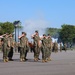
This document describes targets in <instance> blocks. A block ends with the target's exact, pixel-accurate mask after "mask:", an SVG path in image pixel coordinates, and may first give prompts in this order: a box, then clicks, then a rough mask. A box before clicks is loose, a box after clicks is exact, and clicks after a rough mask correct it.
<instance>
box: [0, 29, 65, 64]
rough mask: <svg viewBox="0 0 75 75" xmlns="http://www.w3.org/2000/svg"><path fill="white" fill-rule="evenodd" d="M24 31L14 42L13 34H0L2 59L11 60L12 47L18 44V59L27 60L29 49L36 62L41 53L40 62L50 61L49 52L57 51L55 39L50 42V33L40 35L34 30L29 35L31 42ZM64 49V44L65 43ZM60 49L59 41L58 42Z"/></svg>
mask: <svg viewBox="0 0 75 75" xmlns="http://www.w3.org/2000/svg"><path fill="white" fill-rule="evenodd" d="M26 35H27V34H26V32H22V34H21V36H19V37H18V39H19V41H20V42H19V43H17V45H16V43H15V41H14V38H13V34H8V33H6V34H3V35H1V36H0V38H1V40H0V41H1V42H0V43H1V45H2V46H1V48H2V52H3V61H4V62H8V61H13V59H12V57H13V49H14V48H15V46H18V51H19V52H20V61H21V62H25V61H26V60H27V58H26V57H27V53H28V52H29V50H32V51H33V53H34V61H35V62H37V61H38V60H40V58H39V55H40V52H41V53H42V62H43V63H44V62H48V61H51V53H52V51H54V52H55V53H56V52H58V43H57V42H56V41H55V42H54V43H53V42H52V38H51V36H50V34H48V35H46V34H43V35H42V37H40V36H39V32H38V31H37V30H36V31H35V32H34V34H32V35H31V38H32V39H33V42H31V43H30V42H29V40H28V38H27V36H26ZM65 49H66V44H65ZM60 51H62V49H61V43H60Z"/></svg>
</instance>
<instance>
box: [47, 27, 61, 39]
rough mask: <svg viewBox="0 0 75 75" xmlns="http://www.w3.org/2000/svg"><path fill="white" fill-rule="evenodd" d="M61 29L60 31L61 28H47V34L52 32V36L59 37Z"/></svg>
mask: <svg viewBox="0 0 75 75" xmlns="http://www.w3.org/2000/svg"><path fill="white" fill-rule="evenodd" d="M59 31H60V29H57V28H47V29H46V34H50V35H51V36H52V37H54V38H58V37H59Z"/></svg>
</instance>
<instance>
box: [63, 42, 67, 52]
mask: <svg viewBox="0 0 75 75" xmlns="http://www.w3.org/2000/svg"><path fill="white" fill-rule="evenodd" d="M64 50H65V52H66V50H67V45H66V43H65V44H64Z"/></svg>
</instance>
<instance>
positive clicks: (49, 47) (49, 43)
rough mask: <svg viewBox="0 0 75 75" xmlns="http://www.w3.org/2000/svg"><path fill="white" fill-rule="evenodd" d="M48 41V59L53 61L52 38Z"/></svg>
mask: <svg viewBox="0 0 75 75" xmlns="http://www.w3.org/2000/svg"><path fill="white" fill-rule="evenodd" d="M47 41H48V57H47V58H48V60H49V61H50V60H51V58H50V56H51V52H52V49H51V44H52V39H51V37H48V38H47Z"/></svg>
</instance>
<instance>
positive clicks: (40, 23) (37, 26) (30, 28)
mask: <svg viewBox="0 0 75 75" xmlns="http://www.w3.org/2000/svg"><path fill="white" fill-rule="evenodd" d="M48 25H49V23H48V22H47V21H46V20H44V19H35V20H32V19H30V20H26V21H25V25H24V28H23V31H25V32H26V33H27V37H28V38H29V39H30V37H31V35H32V34H33V33H34V32H35V30H38V32H39V35H40V36H41V35H42V34H44V33H45V29H46V28H47V27H48Z"/></svg>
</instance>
